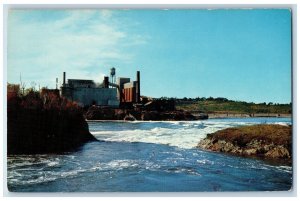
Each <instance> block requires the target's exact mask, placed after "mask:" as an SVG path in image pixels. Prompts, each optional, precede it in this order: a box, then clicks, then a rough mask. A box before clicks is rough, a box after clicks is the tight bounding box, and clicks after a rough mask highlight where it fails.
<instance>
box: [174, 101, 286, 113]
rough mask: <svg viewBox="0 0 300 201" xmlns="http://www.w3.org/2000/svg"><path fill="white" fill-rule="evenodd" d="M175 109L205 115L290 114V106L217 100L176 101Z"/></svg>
mask: <svg viewBox="0 0 300 201" xmlns="http://www.w3.org/2000/svg"><path fill="white" fill-rule="evenodd" d="M176 109H182V110H186V111H202V112H205V113H237V114H238V113H243V114H251V113H276V114H291V111H292V105H291V104H273V103H269V104H266V103H260V104H255V103H247V102H242V101H231V100H227V101H218V100H198V101H177V102H176Z"/></svg>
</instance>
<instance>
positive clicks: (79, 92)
mask: <svg viewBox="0 0 300 201" xmlns="http://www.w3.org/2000/svg"><path fill="white" fill-rule="evenodd" d="M115 75H116V69H115V68H111V69H110V79H109V77H108V76H104V78H103V81H102V82H100V83H96V82H95V81H93V80H82V79H67V82H66V73H65V72H64V73H63V84H62V86H61V87H60V95H61V96H63V97H66V98H67V99H69V100H71V101H75V102H77V103H78V104H79V105H81V106H90V105H101V106H110V107H114V108H118V107H119V106H120V104H126V103H139V102H140V72H139V71H137V73H136V80H135V81H131V80H130V78H125V77H118V78H117V79H116V77H115Z"/></svg>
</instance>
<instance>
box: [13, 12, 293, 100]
mask: <svg viewBox="0 0 300 201" xmlns="http://www.w3.org/2000/svg"><path fill="white" fill-rule="evenodd" d="M112 67H115V68H116V76H117V77H130V78H132V79H134V80H135V78H136V71H137V70H139V71H140V72H141V94H142V95H145V96H150V97H162V96H164V97H178V98H183V97H191V98H195V97H210V96H211V97H225V98H228V99H231V100H240V101H247V102H255V103H261V102H267V103H268V102H273V103H290V102H291V68H292V67H291V13H290V10H288V9H216V10H206V9H202V10H201V9H198V10H197V9H195V10H192V9H189V10H180V9H173V10H160V9H156V10H155V9H153V10H141V9H140V10H128V9H127V10H126V9H124V10H120V9H119V10H118V9H115V10H113V9H111V10H103V9H93V10H84V9H78V10H76V9H69V10H67V9H60V10H59V9H58V10H47V9H42V10H9V13H8V21H7V82H9V83H16V84H18V83H20V77H21V79H22V82H24V83H26V87H30V86H36V87H37V86H39V85H40V87H44V86H46V87H48V88H55V80H56V78H58V79H59V83H62V75H63V72H66V75H67V79H93V80H95V81H96V82H102V80H103V76H104V75H109V69H110V68H112Z"/></svg>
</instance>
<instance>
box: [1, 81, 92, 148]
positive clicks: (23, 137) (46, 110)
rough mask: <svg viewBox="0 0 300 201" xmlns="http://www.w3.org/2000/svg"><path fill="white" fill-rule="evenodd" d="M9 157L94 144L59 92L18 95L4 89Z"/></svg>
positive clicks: (15, 89) (78, 113)
mask: <svg viewBox="0 0 300 201" xmlns="http://www.w3.org/2000/svg"><path fill="white" fill-rule="evenodd" d="M7 92H8V93H7V152H8V154H41V153H60V152H64V151H71V150H73V149H76V148H78V147H79V146H80V145H82V144H83V143H85V142H87V141H90V140H95V138H94V137H93V136H92V135H91V134H90V133H89V130H88V125H87V123H86V121H85V119H84V118H83V112H82V109H81V108H80V107H78V106H77V104H76V103H74V102H71V101H68V100H67V99H65V98H61V97H60V96H59V93H58V90H46V89H44V90H42V91H41V93H40V92H37V91H35V90H33V89H29V90H26V91H20V88H19V86H18V85H11V84H8V86H7Z"/></svg>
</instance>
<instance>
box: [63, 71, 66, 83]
mask: <svg viewBox="0 0 300 201" xmlns="http://www.w3.org/2000/svg"><path fill="white" fill-rule="evenodd" d="M65 84H66V72H64V76H63V85H65Z"/></svg>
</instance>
